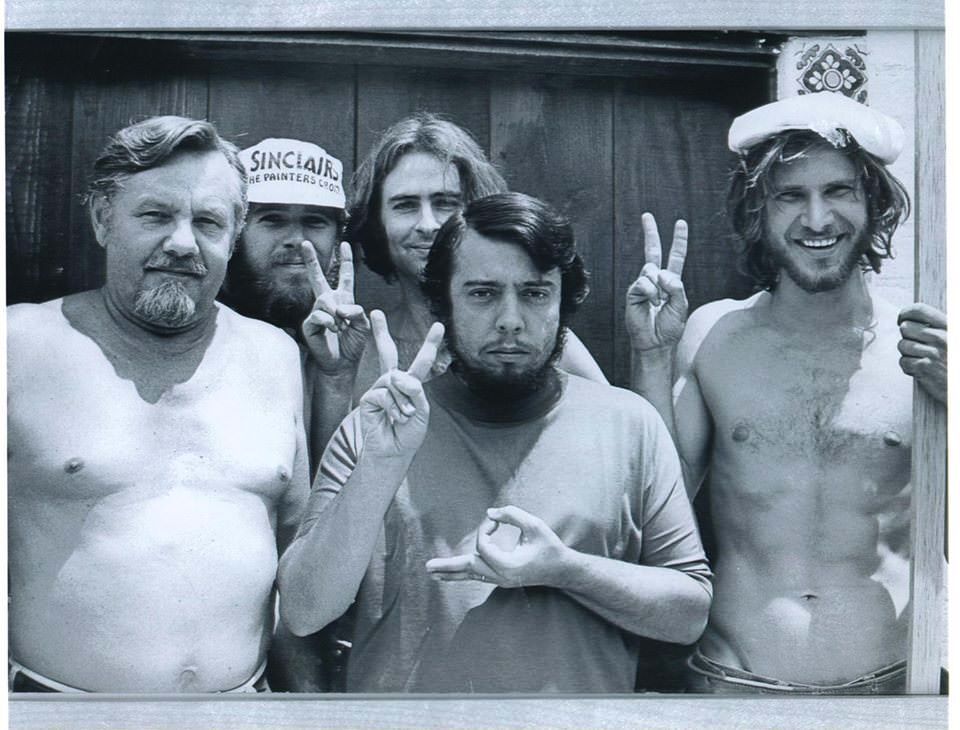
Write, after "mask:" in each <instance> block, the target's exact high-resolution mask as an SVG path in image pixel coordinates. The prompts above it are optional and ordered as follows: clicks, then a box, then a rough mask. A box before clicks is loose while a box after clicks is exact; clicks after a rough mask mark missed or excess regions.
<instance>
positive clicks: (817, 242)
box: [792, 233, 846, 253]
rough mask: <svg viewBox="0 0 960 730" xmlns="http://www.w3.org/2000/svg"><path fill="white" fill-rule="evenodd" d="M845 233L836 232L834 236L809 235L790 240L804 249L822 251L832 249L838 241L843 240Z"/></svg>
mask: <svg viewBox="0 0 960 730" xmlns="http://www.w3.org/2000/svg"><path fill="white" fill-rule="evenodd" d="M845 235H846V234H843V233H838V234H837V235H835V236H809V237H804V238H794V239H792V241H793V244H794V245H795V246H798V247H800V248H802V249H803V250H804V251H809V252H811V253H819V252H822V251H824V252H825V251H833V250H834V249H835V248H836V247H837V246H838V245H839V244H840V242H841V241H843V239H844V238H845Z"/></svg>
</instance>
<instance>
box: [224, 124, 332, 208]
mask: <svg viewBox="0 0 960 730" xmlns="http://www.w3.org/2000/svg"><path fill="white" fill-rule="evenodd" d="M240 159H241V161H242V162H243V166H244V167H245V168H246V169H247V200H249V201H250V202H251V203H279V204H283V205H297V204H299V205H320V206H323V207H326V208H340V209H343V208H345V207H346V199H345V196H344V193H343V163H342V162H340V160H338V159H337V158H336V157H334V156H332V155H330V154H328V153H327V151H326V150H324V149H323V148H322V147H318V146H317V145H315V144H311V143H310V142H301V141H300V140H298V139H277V138H273V137H271V138H268V139H265V140H263V141H262V142H260V143H259V144H256V145H254V146H253V147H247V149H245V150H242V151H241V152H240Z"/></svg>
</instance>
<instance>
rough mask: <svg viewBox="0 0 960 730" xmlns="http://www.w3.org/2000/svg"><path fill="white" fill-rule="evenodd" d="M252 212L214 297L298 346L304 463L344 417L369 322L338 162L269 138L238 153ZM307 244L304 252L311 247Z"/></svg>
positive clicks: (315, 456)
mask: <svg viewBox="0 0 960 730" xmlns="http://www.w3.org/2000/svg"><path fill="white" fill-rule="evenodd" d="M240 159H241V160H242V161H243V164H244V167H245V168H246V170H247V176H248V188H247V191H248V192H247V196H248V200H249V203H250V211H249V213H248V214H247V220H246V225H245V226H244V228H243V232H242V233H241V235H240V241H239V243H238V245H237V251H236V253H235V255H234V257H233V260H232V261H231V263H230V268H229V270H228V272H227V279H226V281H225V283H224V286H223V289H222V291H221V293H220V298H221V301H223V302H224V303H226V304H228V305H229V306H230V307H232V308H233V309H235V310H236V311H237V312H239V313H240V314H243V315H246V316H248V317H253V318H255V319H261V320H263V321H265V322H269V323H270V324H273V325H275V326H277V327H281V328H283V329H285V330H286V331H287V332H288V333H289V334H291V336H293V337H294V338H295V339H296V340H297V342H298V343H300V345H301V351H302V354H303V374H304V396H305V397H304V402H305V413H304V419H305V420H304V423H305V424H306V426H307V444H308V447H309V449H310V457H311V465H315V464H316V462H317V461H318V460H319V458H320V454H321V453H322V452H323V449H324V447H325V446H326V444H327V441H328V440H329V437H330V434H331V432H332V429H333V428H334V427H335V426H336V424H338V423H339V422H340V421H341V420H342V419H343V417H344V416H345V415H346V414H347V413H348V412H349V410H350V398H351V394H352V387H353V378H354V376H355V374H356V363H357V361H358V360H359V357H360V353H361V352H362V350H363V346H364V344H365V342H366V338H367V333H368V332H369V329H370V328H369V323H368V322H367V318H366V316H365V315H364V312H363V308H362V307H360V306H359V305H357V304H355V303H354V300H353V256H352V253H351V249H350V246H349V245H348V244H346V243H341V244H340V245H339V247H338V245H337V242H338V241H339V240H340V236H341V234H342V233H343V229H344V225H345V222H346V212H345V207H346V200H345V196H344V192H343V164H342V163H341V162H340V160H338V159H337V158H335V157H333V156H332V155H330V154H329V153H327V152H326V150H324V149H323V148H322V147H318V146H317V145H315V144H311V143H310V142H302V141H300V140H296V139H276V138H269V139H265V140H263V141H262V142H260V143H258V144H256V145H254V146H252V147H248V148H247V149H245V150H242V151H241V152H240ZM308 244H309V245H308Z"/></svg>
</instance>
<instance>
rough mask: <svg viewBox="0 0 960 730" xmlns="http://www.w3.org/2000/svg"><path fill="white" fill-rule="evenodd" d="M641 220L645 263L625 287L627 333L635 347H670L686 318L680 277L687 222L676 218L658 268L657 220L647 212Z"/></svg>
mask: <svg viewBox="0 0 960 730" xmlns="http://www.w3.org/2000/svg"><path fill="white" fill-rule="evenodd" d="M641 220H642V223H643V252H644V258H645V260H646V263H645V264H644V266H643V269H642V270H641V271H640V276H639V277H637V280H636V281H635V282H633V284H631V285H630V288H629V289H628V290H627V311H626V325H627V334H628V335H629V336H630V346H631V347H632V348H633V349H634V350H652V349H656V348H661V347H672V346H673V345H675V344H676V343H677V342H678V341H679V339H680V335H682V334H683V327H684V325H685V324H686V321H687V295H686V292H685V291H684V289H683V282H682V281H681V279H680V275H681V274H682V273H683V262H684V260H685V259H686V256H687V223H686V221H683V220H678V221H677V222H676V224H675V225H674V228H673V244H672V245H671V246H670V257H669V258H668V259H667V268H666V269H661V268H660V262H661V253H660V233H659V232H658V231H657V222H656V220H655V219H654V217H653V216H652V215H651V214H650V213H644V214H643V216H642V218H641Z"/></svg>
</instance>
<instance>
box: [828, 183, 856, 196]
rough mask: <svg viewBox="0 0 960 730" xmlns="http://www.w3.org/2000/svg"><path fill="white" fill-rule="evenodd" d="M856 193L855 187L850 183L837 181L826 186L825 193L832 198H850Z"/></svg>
mask: <svg viewBox="0 0 960 730" xmlns="http://www.w3.org/2000/svg"><path fill="white" fill-rule="evenodd" d="M856 194H857V187H856V186H855V185H852V184H850V183H837V184H836V185H831V186H830V187H828V188H827V195H829V196H830V197H833V198H851V197H854V196H855V195H856Z"/></svg>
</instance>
